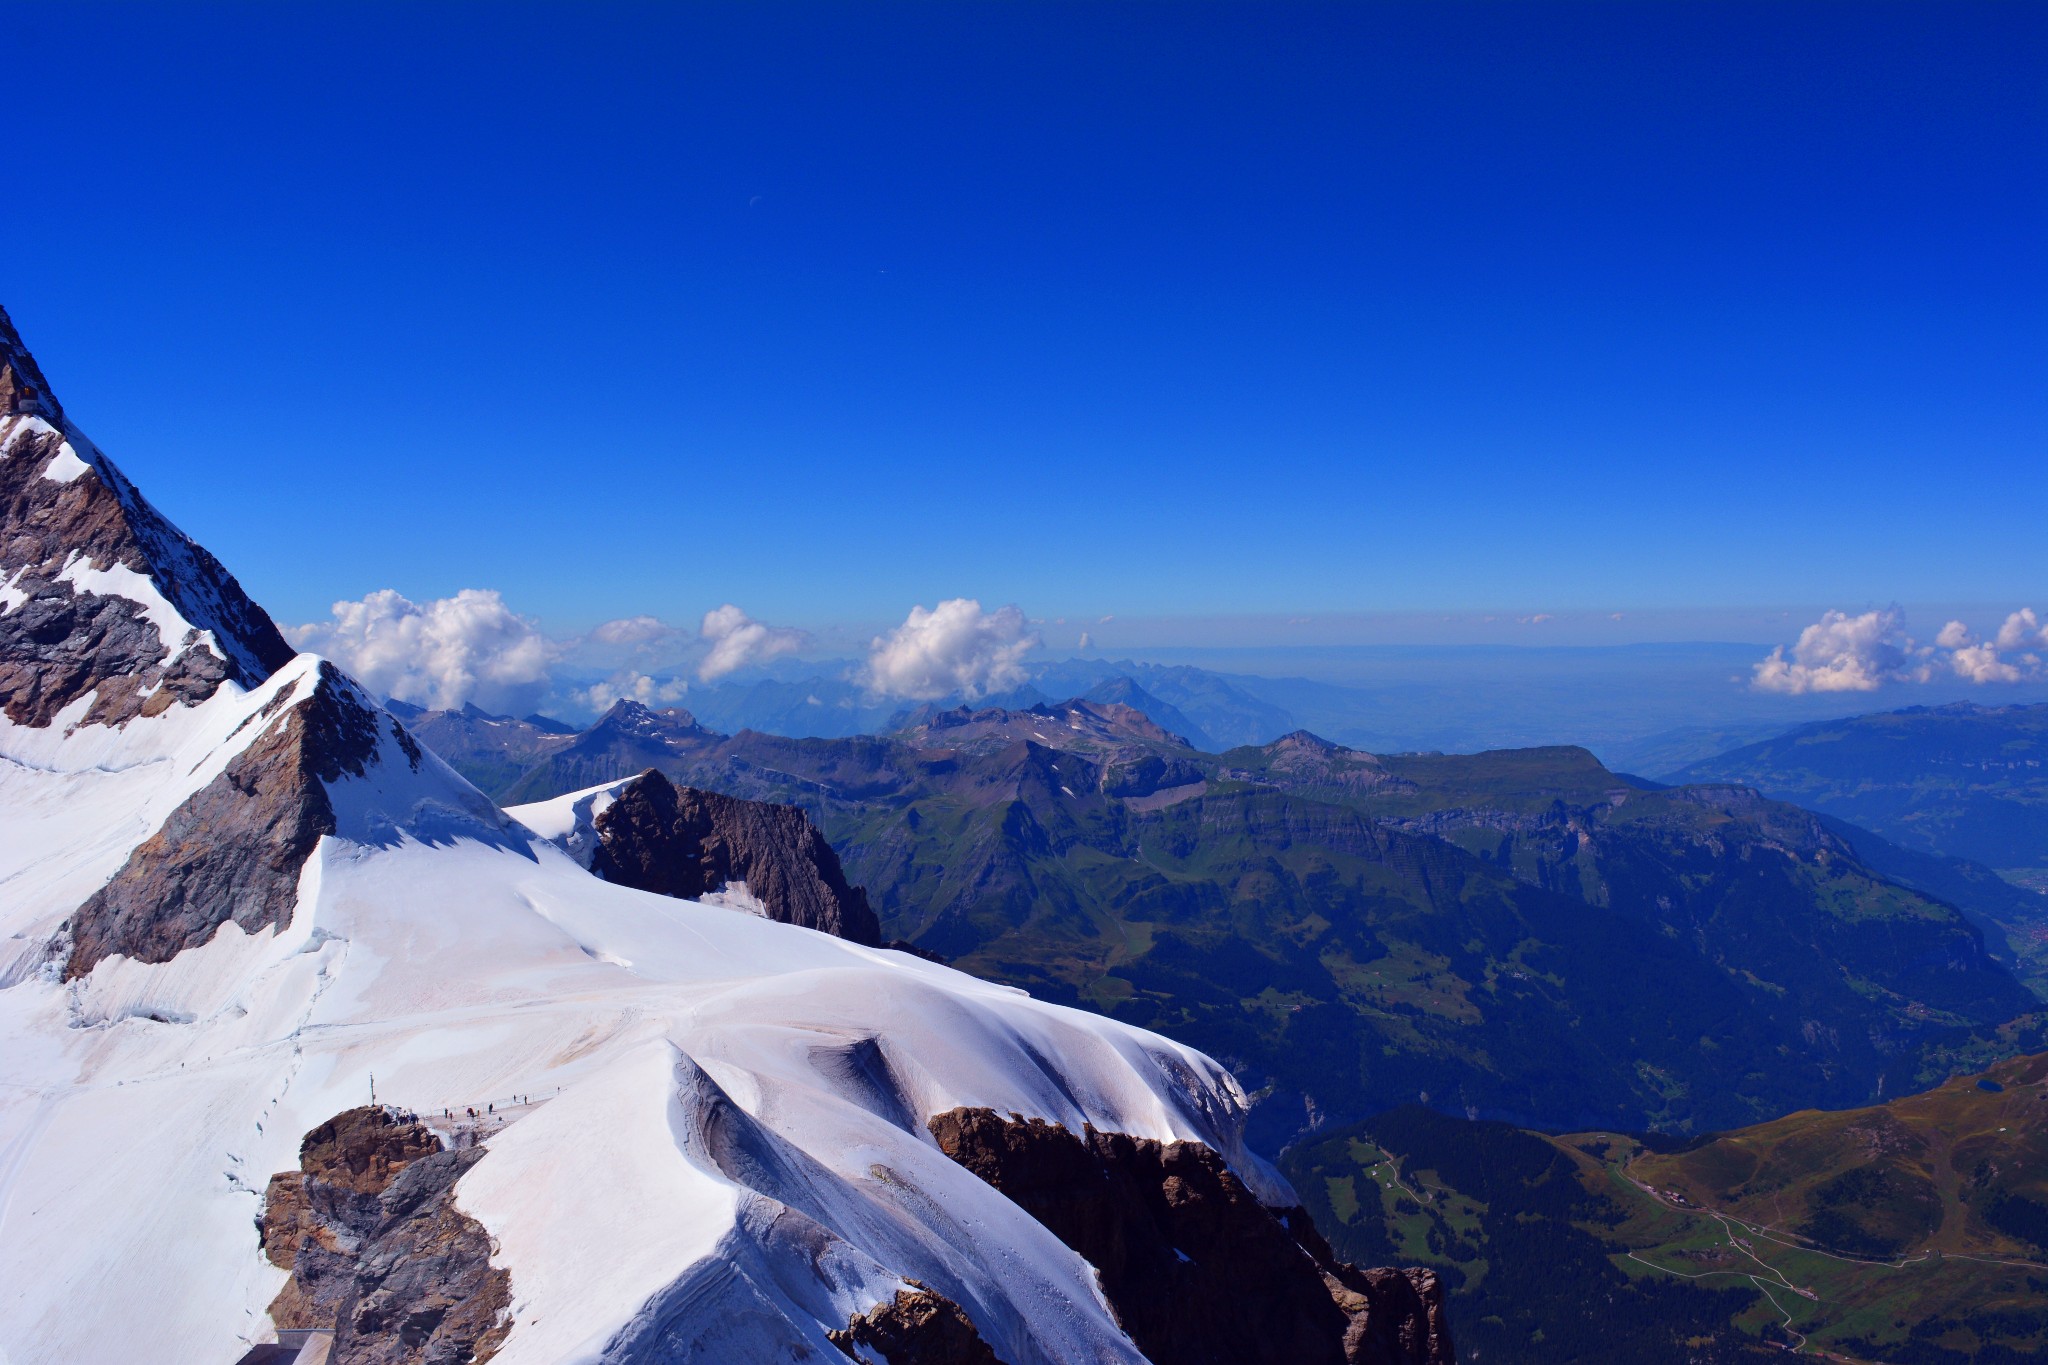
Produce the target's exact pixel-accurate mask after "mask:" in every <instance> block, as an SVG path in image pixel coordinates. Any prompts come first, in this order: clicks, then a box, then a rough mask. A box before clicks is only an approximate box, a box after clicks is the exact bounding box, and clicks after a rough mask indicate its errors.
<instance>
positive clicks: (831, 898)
mask: <svg viewBox="0 0 2048 1365" xmlns="http://www.w3.org/2000/svg"><path fill="white" fill-rule="evenodd" d="M593 823H594V824H595V827H596V830H597V835H598V841H599V842H598V847H597V849H596V851H595V852H594V854H593V855H592V860H591V865H590V870H591V871H592V872H595V873H596V874H597V875H598V876H600V877H603V878H604V879H605V880H606V881H609V882H616V883H618V884H619V885H621V886H632V887H637V888H639V889H640V890H642V891H652V892H655V893H656V894H658V895H663V896H679V897H682V898H683V899H686V900H694V899H697V898H698V897H701V896H704V895H706V894H707V893H710V892H714V891H717V890H719V889H721V888H723V887H725V886H728V885H730V884H731V883H733V882H745V883H746V886H747V890H748V892H749V893H750V894H751V895H753V897H754V898H755V899H756V900H758V901H760V902H761V904H762V905H763V906H764V907H765V908H766V910H767V913H768V916H769V918H771V919H774V920H778V921H780V922H782V923H784V924H799V925H802V926H803V927H805V928H807V929H817V930H819V931H821V932H823V933H827V934H836V935H838V936H839V937H840V938H845V939H851V940H852V941H854V942H856V943H865V944H867V945H869V946H870V947H872V946H875V945H877V944H879V943H880V942H881V925H880V923H879V922H878V921H877V920H876V918H875V912H874V911H873V910H872V909H870V908H869V907H868V898H867V893H866V892H864V891H862V890H861V889H860V888H859V887H857V886H850V885H848V883H847V880H846V874H845V872H843V871H842V870H841V869H840V866H839V855H837V854H836V853H834V852H833V851H832V846H831V845H830V844H828V843H826V842H825V836H824V835H822V834H820V833H819V832H818V829H817V826H815V825H813V824H812V823H811V821H810V817H809V816H807V815H805V814H804V812H803V811H802V809H801V808H799V807H796V806H780V805H771V804H769V803H767V802H763V801H742V800H739V799H738V798H736V797H731V796H720V795H718V794H717V793H715V792H707V791H699V790H697V789H696V788H694V787H678V786H676V785H675V784H674V783H673V782H670V781H669V780H668V779H667V778H666V777H664V776H662V775H661V774H660V773H659V772H655V771H653V770H651V769H650V770H649V771H647V772H644V773H642V774H641V775H640V776H639V777H636V778H634V779H633V780H632V781H631V782H629V783H627V784H626V785H625V786H624V787H622V788H620V789H619V792H618V794H617V796H616V798H615V799H614V800H613V801H612V804H611V805H610V806H608V807H606V808H605V809H604V811H603V812H601V813H600V814H599V815H598V816H597V818H596V820H595V821H594V822H593Z"/></svg>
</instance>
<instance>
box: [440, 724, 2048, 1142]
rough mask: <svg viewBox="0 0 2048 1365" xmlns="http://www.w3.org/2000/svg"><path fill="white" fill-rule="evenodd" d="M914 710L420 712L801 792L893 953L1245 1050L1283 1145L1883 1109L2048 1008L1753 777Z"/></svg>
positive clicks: (532, 745) (1926, 900)
mask: <svg viewBox="0 0 2048 1365" xmlns="http://www.w3.org/2000/svg"><path fill="white" fill-rule="evenodd" d="M1124 695H1135V693H1133V692H1131V691H1128V690H1127V691H1126V692H1125V693H1124ZM910 720H911V724H909V725H908V726H907V727H906V728H904V729H902V730H900V731H898V732H897V733H895V734H891V735H887V736H856V737H848V738H841V739H816V738H812V739H795V738H788V737H784V736H777V735H769V734H762V733H759V732H755V731H742V732H741V733H739V734H736V735H726V734H721V733H719V732H717V731H716V730H714V729H712V728H711V727H709V726H707V725H705V724H703V723H701V722H700V721H699V720H698V719H697V718H696V717H694V716H692V715H691V714H690V713H688V712H685V711H680V710H666V711H653V710H650V709H648V708H645V707H642V706H638V705H636V704H633V703H625V702H622V703H620V704H619V705H617V706H615V707H614V708H613V709H612V711H611V712H610V713H608V714H607V715H606V716H604V717H603V718H601V719H600V720H599V721H598V722H597V723H596V724H595V725H593V726H591V727H590V728H588V729H587V730H585V731H582V732H580V733H578V734H575V735H562V734H558V733H553V732H551V731H548V730H545V729H543V728H542V727H540V726H538V725H536V724H532V723H529V722H521V721H515V720H511V719H509V718H503V717H486V716H479V715H476V714H474V713H463V712H429V713H414V714H410V715H409V716H408V724H409V725H410V726H411V728H412V729H413V731H414V733H416V734H418V735H419V736H420V737H421V738H422V739H423V740H424V741H425V742H426V743H428V744H429V745H431V746H433V747H435V748H436V749H437V750H438V751H439V752H441V753H442V754H443V755H444V756H445V757H447V758H448V760H449V761H450V762H451V763H453V764H454V765H456V766H457V767H458V769H460V770H462V771H464V772H466V773H468V774H469V775H470V776H471V777H472V779H473V780H476V781H478V782H479V783H480V784H481V785H484V786H485V787H486V788H487V789H488V790H491V791H493V792H494V793H495V794H497V795H499V796H500V797H501V799H507V800H516V801H536V800H541V799H544V798H546V797H550V796H554V795H559V794H561V793H564V792H569V791H575V790H579V789H582V788H585V787H589V786H592V785H595V784H598V783H603V782H609V781H614V780H617V779H618V778H620V777H623V776H629V775H631V774H632V773H635V772H639V771H642V770H644V769H647V768H657V769H660V770H661V771H663V772H665V773H667V774H669V775H670V776H671V777H673V778H675V779H677V780H679V781H684V782H688V783H689V784H691V785H693V786H698V787H704V788H708V789H711V790H717V791H724V792H728V793H730V794H732V795H736V796H743V797H748V798H752V799H771V800H782V801H792V802H796V803H798V804H801V805H803V806H805V807H806V808H807V809H809V810H810V811H811V813H812V814H813V816H814V818H815V819H817V821H818V822H819V824H820V827H821V828H822V829H824V831H825V832H826V834H827V836H828V837H829V838H830V839H831V841H832V843H833V845H834V847H835V848H837V849H838V851H839V853H840V855H841V857H842V859H843V860H844V862H845V865H846V870H847V875H848V876H849V877H850V878H851V879H853V880H854V881H856V882H859V883H862V884H864V885H865V886H866V888H867V890H868V893H869V895H870V897H871V899H872V901H873V903H874V906H875V908H876V910H877V912H878V913H879V914H880V916H881V918H882V931H883V935H884V937H887V938H901V939H906V940H909V941H911V942H914V943H916V944H917V945H918V946H919V947H921V948H923V949H926V950H929V951H933V952H936V953H939V954H942V955H944V956H946V957H947V958H949V959H952V960H954V961H955V962H956V963H957V964H958V965H960V966H963V967H965V968H967V969H968V970H971V971H973V972H975V973H976V974H978V975H983V976H989V977H992V978H994V979H997V980H1004V981H1010V982H1014V983H1016V984H1019V985H1023V986H1026V987H1027V988H1029V989H1030V990H1032V991H1033V993H1034V994H1037V995H1040V996H1043V997H1046V998H1051V999H1057V1000H1064V1001H1067V1002H1069V1003H1074V1004H1079V1005H1084V1006H1087V1007H1089V1008H1092V1009H1096V1010H1099V1011H1102V1012H1105V1013H1109V1014H1112V1015H1114V1016H1115V1017H1117V1018H1120V1019H1127V1020H1130V1021H1131V1022H1134V1023H1141V1024H1144V1025H1145V1026H1147V1027H1153V1028H1158V1029H1160V1030H1162V1031H1165V1032H1168V1033H1170V1034H1173V1035H1175V1036H1178V1037H1181V1038H1184V1039H1186V1040H1187V1041H1189V1042H1191V1043H1194V1044H1196V1045H1197V1046H1202V1047H1204V1048H1207V1049H1209V1050H1211V1051H1213V1052H1215V1053H1216V1054H1218V1055H1220V1056H1224V1057H1226V1058H1228V1059H1229V1060H1230V1062H1231V1064H1232V1065H1234V1066H1235V1067H1236V1068H1238V1070H1239V1072H1240V1074H1241V1075H1243V1076H1245V1078H1246V1080H1247V1083H1248V1084H1251V1085H1256V1086H1257V1087H1258V1094H1257V1096H1256V1098H1257V1100H1258V1104H1257V1105H1256V1107H1255V1111H1254V1117H1253V1126H1252V1130H1251V1131H1252V1134H1253V1138H1254V1140H1255V1141H1256V1142H1259V1143H1262V1144H1264V1145H1265V1147H1266V1149H1267V1150H1275V1149H1277V1148H1279V1147H1280V1146H1282V1145H1284V1144H1285V1143H1287V1142H1289V1141H1292V1140H1294V1139H1295V1138H1296V1137H1297V1136H1298V1135H1300V1134H1301V1133H1304V1132H1307V1131H1310V1130H1313V1129H1315V1128H1316V1127H1318V1126H1321V1125H1324V1124H1327V1123H1331V1122H1343V1121H1348V1120H1350V1119H1354V1118H1359V1117H1363V1116H1365V1115H1367V1114H1369V1113H1371V1112H1373V1111H1374V1110H1377V1109H1383V1108H1385V1107H1386V1106H1387V1105H1388V1104H1390V1103H1396V1102H1399V1101H1400V1100H1401V1099H1403V1098H1416V1099H1424V1098H1426V1102H1428V1103H1430V1104H1432V1105H1433V1106H1435V1107H1438V1108H1443V1109H1449V1110H1452V1111H1453V1112H1470V1113H1475V1114H1490V1115H1495V1116H1500V1117H1505V1118H1511V1119H1513V1120H1515V1121H1517V1122H1522V1123H1527V1124H1532V1125H1537V1126H1547V1127H1559V1128H1571V1127H1591V1126H1600V1127H1617V1128H1629V1129H1641V1128H1646V1127H1651V1126H1669V1127H1695V1128H1700V1127H1723V1126H1727V1125H1730V1124H1736V1123H1744V1122H1751V1121H1755V1120H1757V1119H1760V1118H1765V1117H1768V1116H1770V1115H1772V1114H1775V1113H1778V1112H1782V1111H1784V1110H1786V1109H1789V1108H1793V1107H1797V1106H1800V1105H1807V1104H1833V1105H1841V1104H1855V1103H1863V1102H1867V1101H1869V1100H1870V1099H1872V1098H1875V1097H1877V1096H1878V1095H1880V1094H1882V1093H1886V1092H1888V1091H1890V1092H1896V1091H1898V1090H1902V1089H1910V1088H1912V1087H1913V1086H1914V1085H1915V1084H1916V1082H1917V1078H1918V1077H1919V1075H1920V1074H1921V1068H1922V1066H1923V1064H1924V1062H1925V1060H1926V1058H1927V1057H1928V1056H1929V1055H1930V1054H1929V1051H1928V1050H1929V1049H1930V1048H1945V1047H1950V1046H1952V1040H1953V1038H1954V1037H1956V1036H1967V1035H1968V1034H1969V1033H1970V1031H1971V1030H1980V1029H1985V1028H1991V1027H1995V1026H1997V1025H1999V1024H2002V1023H2005V1022H2007V1021H2009V1020H2011V1019H2013V1018H2015V1017H2017V1016H2020V1015H2023V1014H2025V1013H2026V1012H2028V1011H2030V1010H2033V1009H2037V1008H2039V1006H2040V1001H2039V999H2037V998H2036V997H2035V996H2034V995H2033V994H2031V993H2030V992H2029V991H2028V990H2027V989H2026V988H2025V987H2024V986H2022V984H2021V983H2020V982H2019V981H2018V980H2017V979H2016V978H2015V977H2014V976H2013V975H2012V974H2011V973H2010V972H2009V971H2008V970H2007V969H2006V968H2005V967H2003V966H2001V965H2000V964H1999V962H1998V961H1997V960H1995V959H1994V957H1993V956H1992V954H1991V953H1990V952H1989V951H1987V949H1986V947H1985V942H1984V936H1983V933H1982V931H1981V929H1980V928H1979V927H1978V926H1977V925H1976V924H1973V923H1972V922H1971V920H1970V919H1969V918H1968V917H1967V916H1965V915H1964V914H1963V913H1961V912H1960V911H1959V910H1958V909H1957V908H1955V907H1954V906H1953V905H1951V904H1948V903H1945V902H1944V901H1942V900H1939V899H1936V898H1934V897H1932V896H1929V895H1926V894H1922V893H1920V892H1916V891H1914V890H1912V889H1910V888H1909V887H1907V886H1905V885H1902V884H1900V883H1899V882H1898V881H1896V880H1894V879H1892V878H1890V877H1888V876H1887V875H1885V874H1884V873H1882V872H1880V871H1879V870H1877V869H1876V868H1875V867H1874V866H1873V865H1872V863H1871V862H1870V861H1869V855H1868V853H1867V852H1862V853H1860V852H1859V851H1858V849H1857V847H1856V845H1855V844H1854V843H1853V842H1852V841H1851V839H1849V838H1848V837H1845V835H1844V834H1843V833H1842V832H1841V831H1840V830H1839V829H1838V828H1837V827H1834V826H1831V825H1830V824H1829V823H1828V822H1827V821H1825V820H1823V819H1821V818H1820V817H1816V816H1814V815H1812V814H1810V813H1808V812H1806V811H1802V810H1799V809H1797V808H1795V807H1792V806H1789V805H1786V804H1783V803H1780V802H1776V801H1772V800H1769V799H1766V798H1763V797H1759V796H1757V795H1756V794H1755V793H1754V792H1750V791H1747V790H1744V789H1741V788H1734V787H1726V786H1693V787H1682V788H1673V789H1662V788H1658V787H1657V786H1656V785H1655V784H1648V783H1642V782H1640V781H1635V780H1631V779H1627V778H1624V777H1620V776H1617V775H1616V774H1614V773H1612V772H1610V771H1608V770H1607V769H1606V768H1604V767H1602V766H1601V765H1600V763H1599V762H1598V761H1597V760H1595V759H1594V758H1593V757H1592V756H1591V755H1590V754H1588V753H1586V752H1585V751H1584V750H1580V749H1568V748H1563V749H1538V750H1519V751H1502V752H1495V753H1487V754H1479V755H1470V756H1443V755H1408V756H1376V755H1373V754H1370V753H1366V752H1362V751H1358V750H1353V749H1349V748H1346V747H1343V746H1340V745H1336V744H1332V743H1329V742H1327V741H1324V740H1321V739H1318V738H1317V737H1315V736H1313V735H1310V734H1306V733H1296V734H1291V735H1288V736H1285V737H1283V738H1281V739H1279V740H1277V741H1274V742H1272V743H1269V744H1265V745H1259V746H1248V747H1241V748H1236V749H1232V750H1230V751H1228V752H1226V753H1223V754H1220V755H1218V754H1209V753H1204V752H1202V751H1201V750H1199V749H1197V748H1195V747H1193V746H1192V745H1190V744H1188V743H1186V742H1185V740H1184V739H1183V738H1182V737H1181V736H1179V735H1177V734H1175V733H1173V732H1172V731H1171V730H1170V729H1168V728H1167V727H1165V726H1162V725H1160V724H1157V723H1155V721H1154V720H1153V719H1152V718H1150V717H1148V716H1146V715H1145V714H1144V713H1143V712H1141V711H1139V710H1137V709H1135V708H1133V707H1130V706H1127V705H1124V704H1122V703H1118V702H1095V701H1086V700H1079V699H1076V700H1072V701H1068V702H1063V703H1060V704H1057V705H1039V706H1036V707H1031V708H1025V709H1010V708H1000V707H990V708H979V709H970V708H958V709H954V710H951V711H937V712H925V713H920V714H917V715H915V716H913V717H911V718H910ZM1859 834H1860V832H1859ZM1860 837H1861V838H1862V839H1863V840H1864V841H1865V843H1866V844H1867V846H1868V849H1870V850H1875V851H1876V852H1878V853H1880V854H1882V853H1884V852H1886V850H1887V849H1889V846H1888V845H1885V844H1884V841H1882V840H1879V839H1876V838H1875V836H1869V835H1860ZM1900 856H1904V855H1903V854H1901V855H1900ZM2008 889H2009V888H2008Z"/></svg>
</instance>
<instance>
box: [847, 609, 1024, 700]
mask: <svg viewBox="0 0 2048 1365" xmlns="http://www.w3.org/2000/svg"><path fill="white" fill-rule="evenodd" d="M1038 644H1039V639H1038V637H1037V636H1036V635H1034V634H1032V633H1031V632H1030V629H1029V626H1028V624H1027V623H1026V621H1025V620H1024V613H1023V612H1021V611H1019V610H1018V609H1017V608H1015V607H1001V608H998V609H997V610H995V611H992V612H984V611H983V610H982V609H981V603H979V602H977V601H975V600H974V599H973V598H970V597H955V598H952V599H950V600H948V601H944V602H941V603H939V605H938V606H936V607H934V608H932V609H931V610H930V611H927V610H925V609H924V608H923V607H921V606H919V607H912V608H911V609H910V615H909V617H908V618H906V619H905V621H904V622H903V624H902V625H900V626H898V627H896V629H894V630H892V631H890V632H889V633H888V634H887V635H878V636H876V637H875V639H874V641H873V643H872V645H871V646H870V647H869V650H868V662H867V668H866V669H865V670H864V673H863V677H862V681H863V682H865V683H866V685H867V687H868V689H869V690H870V691H873V692H879V693H881V694H883V695H884V696H890V697H903V698H907V699H909V700H913V701H935V700H937V699H938V698H940V697H946V696H951V695H953V694H955V693H958V694H959V695H961V696H963V697H965V698H967V700H969V701H979V700H980V699H981V698H982V697H985V696H987V695H988V694H989V693H991V692H997V691H1001V690H1002V689H1004V688H1008V687H1016V686H1019V685H1020V684H1022V683H1023V681H1024V663H1023V660H1024V656H1025V654H1027V653H1029V652H1030V651H1031V650H1032V649H1034V648H1036V647H1037V646H1038Z"/></svg>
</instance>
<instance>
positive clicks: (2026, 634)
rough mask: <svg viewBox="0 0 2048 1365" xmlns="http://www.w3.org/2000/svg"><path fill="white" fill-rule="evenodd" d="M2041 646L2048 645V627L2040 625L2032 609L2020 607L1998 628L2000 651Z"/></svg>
mask: <svg viewBox="0 0 2048 1365" xmlns="http://www.w3.org/2000/svg"><path fill="white" fill-rule="evenodd" d="M2043 645H2048V626H2043V625H2042V624H2041V620H2040V618H2039V617H2037V616H2035V615H2034V609H2033V608H2032V607H2021V608H2020V609H2019V610H2018V611H2016V612H2014V613H2013V614H2012V615H2010V616H2008V617H2006V618H2005V624H2004V625H2002V626H2000V627H1999V628H1998V647H1999V648H2000V649H2004V650H2014V649H2033V648H2038V647H2040V646H2043Z"/></svg>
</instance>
